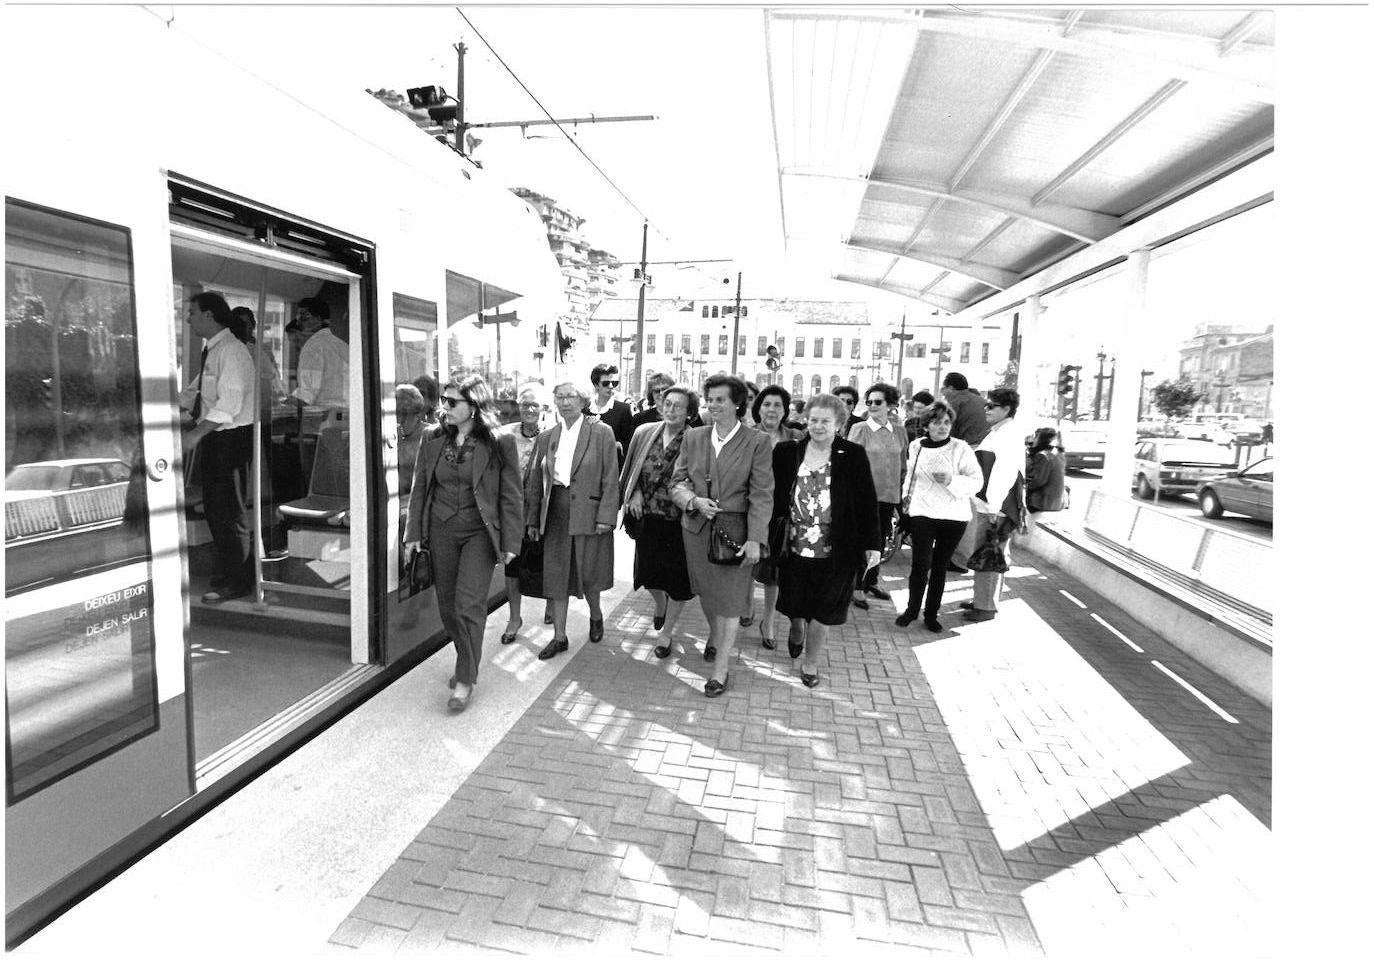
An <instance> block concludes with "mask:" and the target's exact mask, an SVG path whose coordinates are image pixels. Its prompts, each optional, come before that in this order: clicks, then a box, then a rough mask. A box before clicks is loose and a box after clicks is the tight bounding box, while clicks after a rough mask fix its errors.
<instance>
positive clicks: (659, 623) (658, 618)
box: [654, 615, 668, 632]
mask: <svg viewBox="0 0 1374 973" xmlns="http://www.w3.org/2000/svg"><path fill="white" fill-rule="evenodd" d="M667 620H668V616H667V615H655V616H654V631H655V632H658V631H662V629H663V623H664V622H666V621H667Z"/></svg>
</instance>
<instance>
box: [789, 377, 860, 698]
mask: <svg viewBox="0 0 1374 973" xmlns="http://www.w3.org/2000/svg"><path fill="white" fill-rule="evenodd" d="M848 413H849V409H848V407H847V406H846V405H845V403H844V401H843V400H842V399H840V398H839V397H837V396H834V395H813V396H812V397H811V398H810V399H809V400H808V401H807V403H806V425H807V436H806V438H805V439H802V440H799V441H797V442H785V443H779V444H778V445H777V446H775V447H774V448H773V482H774V487H773V509H774V510H776V511H777V512H778V516H779V517H780V518H782V519H783V520H784V523H785V531H784V534H785V537H786V539H787V540H786V544H785V546H784V548H783V550H781V551H779V552H778V553H777V560H778V561H779V565H778V588H779V594H778V611H780V612H782V613H783V614H784V615H786V616H787V617H788V618H789V619H791V622H792V624H791V629H790V630H789V632H788V634H787V652H788V654H789V655H791V656H792V658H794V659H795V658H797V657H798V656H800V655H801V654H802V652H803V651H805V653H806V658H805V659H803V660H802V665H801V681H802V685H804V686H806V687H807V688H808V689H810V688H811V687H813V686H815V685H816V684H817V683H819V682H820V672H819V669H818V666H819V662H820V657H821V654H822V653H823V652H824V651H825V643H826V639H827V636H828V633H829V629H830V626H832V625H843V624H844V623H845V620H846V619H847V618H848V616H849V600H850V590H851V589H852V588H853V585H854V578H855V576H856V574H857V572H859V571H861V570H863V569H864V568H869V567H872V566H873V565H875V564H877V563H878V555H879V552H880V550H881V548H882V539H883V534H882V530H881V528H880V526H879V523H878V501H877V499H876V497H875V495H874V489H873V473H872V471H871V470H870V469H869V465H868V455H867V454H866V453H865V452H864V450H863V447H862V446H859V445H858V444H856V443H852V442H848V441H846V440H844V439H842V438H840V437H839V436H837V435H836V433H837V432H838V430H839V429H840V427H841V426H843V424H844V420H845V417H846V416H847V415H848Z"/></svg>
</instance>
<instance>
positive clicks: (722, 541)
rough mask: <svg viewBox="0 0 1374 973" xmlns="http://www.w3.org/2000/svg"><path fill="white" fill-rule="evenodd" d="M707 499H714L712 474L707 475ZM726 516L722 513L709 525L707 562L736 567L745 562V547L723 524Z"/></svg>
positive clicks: (739, 515)
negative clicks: (722, 520)
mask: <svg viewBox="0 0 1374 973" xmlns="http://www.w3.org/2000/svg"><path fill="white" fill-rule="evenodd" d="M706 499H708V500H710V499H712V497H711V474H709V473H708V474H706ZM725 516H726V513H725V512H724V511H721V512H720V513H718V514H716V516H715V519H714V520H712V521H711V522H710V524H709V525H708V529H709V530H710V532H711V534H710V537H708V538H707V540H706V560H708V561H710V562H711V563H712V564H725V565H735V564H739V563H740V562H742V561H743V560H744V545H743V543H742V542H741V541H737V540H735V538H734V537H733V536H731V534H730V531H729V530H728V529H727V528H726V527H725V525H724V524H722V523H721V518H722V517H725ZM735 516H737V517H738V518H739V519H740V520H741V521H742V520H743V519H744V515H743V514H736V515H735ZM732 519H733V518H732Z"/></svg>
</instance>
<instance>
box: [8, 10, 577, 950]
mask: <svg viewBox="0 0 1374 973" xmlns="http://www.w3.org/2000/svg"><path fill="white" fill-rule="evenodd" d="M4 22H5V29H4V32H3V36H4V41H3V44H4V58H3V60H4V71H5V78H6V84H5V92H6V94H5V97H4V112H5V116H4V119H5V126H4V128H5V131H6V133H7V135H8V148H7V151H6V153H5V161H4V170H3V178H4V189H5V195H6V219H7V224H6V275H5V288H6V293H5V307H6V362H5V374H6V474H7V479H8V478H9V475H10V474H11V473H12V471H14V470H15V469H16V468H17V467H20V466H24V465H25V464H29V465H30V466H32V465H33V464H37V463H42V462H48V461H67V460H74V459H81V458H84V457H99V458H100V459H102V460H106V461H108V462H106V463H105V467H104V468H108V469H116V468H118V467H119V463H120V462H123V463H127V464H129V465H130V466H131V467H132V468H133V473H132V474H131V476H130V478H129V480H128V482H127V483H125V484H123V486H122V487H121V485H120V484H118V483H113V482H112V483H106V484H103V485H96V486H93V487H91V488H90V489H91V490H92V491H100V490H103V491H104V492H103V493H99V494H98V496H99V497H100V498H103V499H101V501H100V503H103V504H105V506H106V507H110V505H111V504H114V506H113V507H112V508H110V509H105V508H100V509H97V508H98V507H99V506H100V505H99V504H96V503H95V501H94V500H91V499H90V498H88V497H86V490H85V488H84V487H83V488H81V489H77V490H71V489H69V490H67V491H66V493H65V494H64V495H62V496H57V495H53V496H51V497H43V496H38V497H35V496H32V495H31V493H32V491H29V492H28V493H23V494H22V495H21V494H20V493H19V492H16V493H15V494H14V497H13V499H11V497H10V496H9V494H8V491H7V499H6V566H7V571H6V601H5V619H6V684H7V704H8V709H7V720H8V722H7V727H6V729H7V753H6V757H7V760H6V783H7V811H6V829H7V838H8V842H7V849H8V850H7V883H6V886H7V902H6V912H7V917H8V921H7V927H8V938H9V939H10V941H14V939H15V938H16V937H17V936H22V935H25V934H26V933H27V931H28V930H31V929H32V928H34V926H35V924H38V923H41V922H42V921H45V920H46V918H47V917H50V916H51V914H52V913H53V912H54V911H55V910H57V909H60V908H62V907H64V906H65V904H66V903H68V902H70V901H71V900H72V898H73V897H75V896H79V895H80V894H81V893H82V892H83V891H84V890H85V889H87V888H90V887H91V886H92V885H93V884H96V883H98V882H99V881H101V880H102V879H103V877H105V876H106V875H108V874H110V873H111V871H112V870H114V869H117V868H118V867H121V866H122V865H123V864H124V863H126V862H128V861H129V860H132V859H133V858H135V857H137V856H138V855H139V854H141V853H142V851H143V850H144V849H146V848H147V847H149V846H150V845H151V843H152V842H155V841H156V840H158V839H159V838H160V837H161V836H163V835H165V834H166V833H167V831H168V830H169V829H171V828H174V827H176V826H177V821H178V820H185V819H186V816H187V815H189V814H191V813H194V812H195V811H196V810H197V809H198V808H202V807H204V806H205V805H206V804H207V803H208V802H212V801H213V800H215V799H216V798H217V796H218V795H220V794H223V793H226V792H227V791H228V790H229V789H230V788H231V787H232V786H234V785H235V784H236V783H237V782H241V781H242V780H244V779H246V777H247V776H251V774H253V773H256V772H258V771H260V770H261V768H262V767H263V766H265V764H266V763H267V762H270V760H272V759H274V758H275V757H276V756H279V755H280V754H282V753H284V752H286V750H287V749H289V747H290V746H292V745H295V744H296V743H298V742H299V741H300V740H302V739H305V738H306V737H307V736H308V734H309V733H312V732H315V731H317V730H318V729H319V727H320V726H321V725H323V723H324V722H326V721H327V720H328V719H330V718H332V717H333V716H334V715H337V714H338V712H340V710H341V708H342V707H344V706H346V705H347V703H348V701H349V699H350V698H356V696H357V694H360V693H363V692H365V691H366V688H367V684H368V682H369V681H370V680H374V679H378V678H382V677H383V673H384V671H385V670H386V669H387V667H389V666H393V665H397V664H404V663H405V662H406V661H407V659H409V661H413V660H414V658H415V657H416V653H417V652H424V651H429V650H432V649H433V648H434V647H435V646H437V645H438V644H440V642H441V641H442V634H441V633H442V629H441V626H440V624H439V621H438V616H437V612H436V610H435V607H434V599H433V596H432V595H431V594H430V593H428V592H422V593H421V594H420V595H417V596H416V597H414V598H406V597H405V591H404V588H405V585H404V584H402V583H401V581H402V579H401V578H400V577H399V575H400V573H401V572H400V566H399V564H398V553H397V551H398V547H399V542H400V533H399V531H400V521H401V518H402V516H403V508H402V504H401V495H402V494H403V493H404V492H406V491H407V489H408V485H407V484H403V483H401V482H400V481H399V478H398V448H397V440H398V437H397V421H396V416H395V400H394V397H393V389H394V387H395V385H396V383H397V382H402V381H408V380H409V379H411V378H413V377H415V374H416V373H417V371H420V370H422V371H426V372H428V373H430V374H431V375H436V374H437V375H446V374H448V371H449V369H450V367H455V366H456V367H463V368H473V369H478V370H482V371H485V372H487V373H494V372H497V371H499V372H500V373H501V375H502V376H503V381H504V382H505V383H509V384H514V383H515V382H518V381H525V380H529V379H539V378H542V379H545V380H548V379H551V378H552V377H553V375H552V370H553V367H554V366H553V363H552V359H551V358H547V359H546V358H544V357H543V354H542V353H541V344H542V342H541V339H543V340H544V341H546V340H547V338H546V337H545V336H544V334H542V333H541V332H543V331H544V329H551V328H552V325H553V323H554V319H555V317H556V315H557V313H558V311H559V307H560V304H561V302H562V300H563V294H562V279H561V277H560V275H559V271H558V265H557V263H556V262H555V260H554V258H553V256H552V254H551V253H550V252H549V249H548V245H547V243H546V240H545V235H544V227H543V225H542V223H541V222H540V219H539V217H538V216H537V215H536V214H535V213H534V212H533V211H532V210H531V209H530V208H529V207H528V206H527V205H526V204H525V203H524V202H523V201H521V200H520V199H518V198H517V197H515V196H514V195H512V194H511V193H510V192H508V191H507V190H506V188H505V187H503V186H502V185H500V184H499V182H498V181H497V180H496V179H494V178H493V177H492V176H491V175H490V174H489V173H487V172H484V171H483V170H482V169H480V168H477V167H475V166H473V165H472V164H470V163H469V162H468V161H467V160H465V159H463V158H461V157H460V156H458V155H457V154H456V153H454V152H452V151H450V150H449V149H447V148H446V147H444V146H441V145H439V144H438V143H437V142H435V140H434V139H432V138H431V137H429V136H427V135H426V134H425V133H424V132H422V131H421V130H419V129H418V128H416V127H415V126H414V125H413V124H412V123H411V122H410V121H409V120H407V119H406V118H404V117H403V116H401V115H399V114H397V113H396V112H393V111H392V110H390V109H389V108H387V107H386V106H385V105H383V104H381V103H380V102H378V101H377V100H376V99H374V98H372V97H371V96H370V95H368V94H367V93H365V92H363V91H337V92H332V93H330V94H328V95H319V96H317V95H315V94H311V95H310V96H308V99H307V98H306V97H304V96H300V95H298V94H297V93H293V92H291V91H288V90H285V89H284V88H282V87H279V86H278V85H277V84H276V83H274V82H273V81H272V80H270V79H266V78H262V77H258V76H255V75H253V74H251V73H249V72H248V71H246V70H244V69H242V68H240V67H238V66H236V65H235V64H234V63H233V61H232V59H231V58H228V57H225V56H223V55H221V54H219V53H217V52H215V51H214V50H211V49H210V48H208V47H206V46H204V45H203V44H202V43H200V42H198V41H196V40H194V39H192V38H189V37H188V36H186V35H185V34H184V33H183V32H181V31H179V30H178V29H177V28H176V26H175V23H174V22H173V24H171V25H170V26H169V25H168V24H167V23H166V22H165V21H164V19H163V18H161V17H159V16H157V15H155V14H154V13H153V12H151V11H150V10H148V9H145V8H141V7H114V8H107V7H80V8H71V7H65V8H63V7H55V8H44V7H13V6H11V7H9V8H8V9H6V10H5V12H4ZM201 290H218V291H221V292H223V293H225V295H226V297H228V298H229V299H230V304H231V305H232V304H239V305H242V306H246V307H248V308H250V310H252V311H253V312H254V314H255V316H256V318H257V326H258V329H259V331H258V334H257V335H256V337H257V338H258V339H259V340H258V341H257V342H256V343H255V345H254V355H255V361H256V362H257V363H258V364H259V365H261V366H262V370H261V371H260V373H259V374H260V376H263V378H262V382H261V385H260V391H261V392H262V396H263V406H262V409H261V411H260V413H259V417H258V421H257V422H256V423H255V427H256V428H255V442H256V443H257V444H258V446H259V448H260V450H261V452H260V454H259V455H260V456H261V457H262V459H261V462H260V464H259V466H260V469H259V470H258V476H257V479H256V484H255V487H254V489H253V490H251V491H250V493H251V494H252V498H253V507H254V513H255V514H256V515H257V516H254V518H253V519H254V520H255V526H254V536H253V544H254V549H255V555H256V556H255V570H256V572H257V574H256V588H255V593H254V595H253V596H252V597H251V598H248V599H243V600H241V601H240V602H237V603H228V604H226V605H224V606H220V608H218V609H217V610H211V609H210V608H209V607H207V606H206V605H203V604H202V603H201V600H200V597H199V593H200V592H201V591H202V590H203V589H204V587H205V584H206V579H205V577H204V575H205V574H206V572H207V568H206V558H207V546H208V535H207V533H206V529H205V525H204V522H203V510H202V508H201V507H200V506H199V488H198V486H197V484H196V482H195V479H196V477H195V469H194V467H195V463H194V462H193V461H192V462H187V461H188V460H191V459H192V458H191V457H183V456H182V454H181V442H180V435H179V419H178V406H179V401H178V400H179V395H180V391H181V389H182V387H183V386H184V384H185V383H186V381H188V380H189V379H190V378H191V377H192V374H193V372H194V371H195V368H196V361H197V358H198V355H199V352H200V343H199V340H198V339H196V338H195V337H194V335H193V334H192V333H191V331H190V330H189V328H188V326H187V324H186V322H185V320H184V319H185V312H184V309H183V302H184V301H185V299H186V298H188V297H190V296H192V295H194V294H196V293H198V292H200V291H201ZM322 296H324V297H327V298H328V303H329V304H330V306H331V307H332V308H333V311H332V314H333V320H334V321H335V322H337V324H338V327H337V328H336V330H335V334H339V333H340V330H339V329H345V328H346V334H347V338H346V340H347V343H348V352H347V376H346V389H347V392H346V401H342V398H341V400H340V401H337V402H332V403H325V404H323V405H320V404H319V402H318V401H317V403H316V404H315V405H314V406H312V407H302V406H301V405H300V404H299V403H297V404H295V405H294V406H293V405H292V404H291V403H290V402H289V400H284V398H283V395H282V394H279V393H289V392H290V391H291V390H292V388H293V387H294V386H296V385H298V383H299V379H300V376H299V375H297V374H295V373H294V370H295V363H296V360H297V359H298V358H299V352H300V345H301V342H302V341H303V340H306V339H305V336H304V335H300V334H295V333H293V331H292V328H293V324H294V318H295V309H296V308H297V306H298V302H300V301H301V300H303V299H305V298H307V297H316V298H319V297H322ZM511 312H514V318H515V319H516V320H517V321H518V323H517V324H514V325H513V326H512V319H511ZM493 313H500V314H501V315H502V319H503V320H504V321H505V322H507V323H506V326H505V327H504V328H500V326H499V325H498V326H497V327H493V326H492V324H491V323H490V322H483V321H482V319H481V315H483V314H493ZM484 323H485V327H483V326H482V325H483V324H484ZM498 329H499V334H500V338H499V339H498V338H497V333H498ZM498 340H499V344H498ZM451 350H452V353H453V359H454V360H450V359H451V354H450V353H451ZM398 358H404V359H405V360H404V361H403V362H400V361H398ZM269 376H270V383H269ZM278 386H279V388H278ZM55 397H57V398H60V401H54V398H55ZM326 485H327V489H326ZM144 494H146V496H144ZM91 495H92V496H96V494H95V493H92V494H91ZM111 496H114V497H115V499H113V500H111V499H110V498H111ZM322 498H323V499H322ZM312 503H313V504H314V506H313V507H312V506H311V504H312ZM83 504H84V506H83ZM121 504H122V507H121V506H120V505H121ZM292 504H295V506H292ZM102 510H103V512H102ZM83 511H85V512H84V513H83ZM92 511H93V512H92ZM302 511H304V512H302ZM312 511H315V512H318V514H319V516H318V517H316V518H315V519H314V520H312V519H311V515H312ZM273 548H280V550H277V551H274V550H273ZM283 551H284V552H285V554H284V555H283V553H282V552H283ZM102 552H103V553H102ZM273 555H275V557H274V556H273ZM499 575H500V572H499V571H498V572H497V577H496V578H495V582H496V583H497V584H499V583H500V581H501V579H500V577H499ZM293 653H294V655H293ZM408 653H409V656H408V655H407V654H408ZM303 660H304V661H303ZM285 661H290V662H291V665H290V666H289V667H287V668H289V671H290V672H292V673H296V675H294V676H290V677H288V676H287V675H285V674H283V675H280V676H278V674H277V671H276V669H274V668H273V667H274V666H277V665H284V664H285ZM235 666H239V667H240V668H239V669H235V668H234V667H235ZM300 671H308V672H309V673H311V675H310V676H309V677H308V678H306V679H305V681H300V679H301V678H302V677H300V676H299V672H300ZM285 672H286V669H284V670H283V673H285ZM292 679H296V680H297V682H296V683H294V684H293V683H292ZM263 685H269V686H272V687H273V688H274V689H275V688H276V687H277V686H281V691H280V693H279V694H278V695H277V696H275V697H272V698H270V699H264V698H262V697H263V696H264V695H267V696H271V693H264V692H263V691H262V690H261V689H254V688H252V687H254V686H258V687H261V686H263ZM173 809H176V810H175V811H174V810H173ZM169 812H170V813H169Z"/></svg>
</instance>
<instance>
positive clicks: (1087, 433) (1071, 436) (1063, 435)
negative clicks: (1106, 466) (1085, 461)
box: [1059, 429, 1107, 449]
mask: <svg viewBox="0 0 1374 973" xmlns="http://www.w3.org/2000/svg"><path fill="white" fill-rule="evenodd" d="M1059 441H1060V442H1061V443H1063V444H1064V448H1065V449H1091V448H1092V447H1094V446H1105V445H1107V434H1106V433H1105V432H1102V431H1101V430H1098V429H1064V430H1062V431H1061V432H1060V433H1059Z"/></svg>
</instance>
